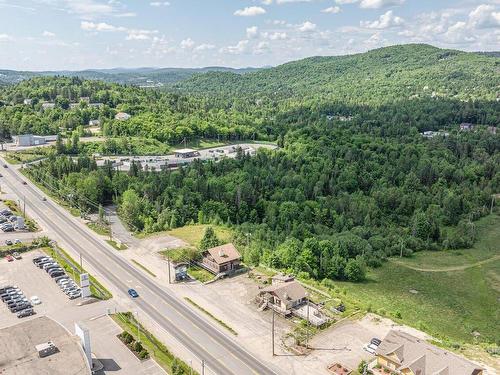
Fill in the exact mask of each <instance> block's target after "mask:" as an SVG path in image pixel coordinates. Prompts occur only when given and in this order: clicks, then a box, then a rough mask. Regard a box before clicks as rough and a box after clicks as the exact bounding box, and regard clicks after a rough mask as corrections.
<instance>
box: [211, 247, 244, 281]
mask: <svg viewBox="0 0 500 375" xmlns="http://www.w3.org/2000/svg"><path fill="white" fill-rule="evenodd" d="M240 261H241V255H240V253H239V252H238V250H236V248H235V247H234V245H233V244H232V243H228V244H225V245H221V246H217V247H213V248H211V249H207V250H205V251H204V252H203V260H202V265H203V266H204V267H205V268H206V269H208V270H209V271H210V272H213V273H214V274H216V275H217V274H219V273H226V274H229V273H232V272H234V271H235V270H237V269H238V268H239V267H240Z"/></svg>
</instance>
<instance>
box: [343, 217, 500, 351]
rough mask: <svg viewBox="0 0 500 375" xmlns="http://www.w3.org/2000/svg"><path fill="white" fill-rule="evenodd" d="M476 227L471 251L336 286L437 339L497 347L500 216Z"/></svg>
mask: <svg viewBox="0 0 500 375" xmlns="http://www.w3.org/2000/svg"><path fill="white" fill-rule="evenodd" d="M477 228H478V233H479V236H478V238H479V241H478V242H477V243H476V245H475V246H474V248H472V249H464V250H457V251H442V252H421V253H418V254H416V255H415V256H414V257H412V258H403V259H399V258H396V259H392V260H390V261H389V262H387V263H385V264H384V265H383V266H382V267H380V268H378V269H375V270H371V271H370V272H369V274H368V281H367V282H365V283H360V284H353V283H347V282H345V283H342V282H335V284H336V285H337V286H339V287H340V288H344V289H345V290H346V291H347V295H349V297H354V298H355V299H357V300H359V301H360V302H361V303H362V305H363V306H364V307H365V308H369V309H371V310H373V311H375V312H378V313H380V314H381V315H386V316H389V317H391V318H393V319H395V320H396V321H400V322H402V323H405V324H408V325H411V326H414V327H416V328H419V329H422V330H424V331H426V332H428V333H430V334H432V335H434V336H436V337H440V338H444V339H450V340H452V341H459V342H468V343H472V342H474V341H475V340H477V341H479V342H489V343H500V259H499V258H498V255H499V254H500V217H499V216H498V215H495V216H490V217H486V218H483V219H482V220H480V221H479V222H478V223H477ZM485 260H488V261H487V262H484V261H485ZM480 261H482V262H484V263H482V264H476V263H477V262H480ZM409 267H412V268H418V269H425V270H426V271H417V270H415V269H412V268H409ZM450 267H453V268H452V270H450ZM410 291H411V292H410ZM396 316H401V318H400V319H398V318H396ZM473 332H478V333H479V334H480V336H479V337H478V338H477V339H474V337H473V335H472V333H473Z"/></svg>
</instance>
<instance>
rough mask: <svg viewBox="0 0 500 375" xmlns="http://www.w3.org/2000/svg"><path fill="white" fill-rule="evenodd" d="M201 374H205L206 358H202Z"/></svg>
mask: <svg viewBox="0 0 500 375" xmlns="http://www.w3.org/2000/svg"><path fill="white" fill-rule="evenodd" d="M201 375H205V360H204V359H202V360H201Z"/></svg>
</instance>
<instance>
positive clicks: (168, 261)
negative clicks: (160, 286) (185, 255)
mask: <svg viewBox="0 0 500 375" xmlns="http://www.w3.org/2000/svg"><path fill="white" fill-rule="evenodd" d="M167 264H168V283H169V284H172V278H171V277H170V258H169V257H168V256H167Z"/></svg>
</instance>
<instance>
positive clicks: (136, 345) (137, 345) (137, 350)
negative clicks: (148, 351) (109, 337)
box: [134, 341, 144, 353]
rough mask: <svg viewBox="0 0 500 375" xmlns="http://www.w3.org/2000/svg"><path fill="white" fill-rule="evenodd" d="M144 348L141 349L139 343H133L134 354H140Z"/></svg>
mask: <svg viewBox="0 0 500 375" xmlns="http://www.w3.org/2000/svg"><path fill="white" fill-rule="evenodd" d="M143 349H144V348H143V347H142V344H141V343H140V342H139V341H136V342H135V343H134V351H135V352H136V353H140V352H141V351H142V350H143Z"/></svg>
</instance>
